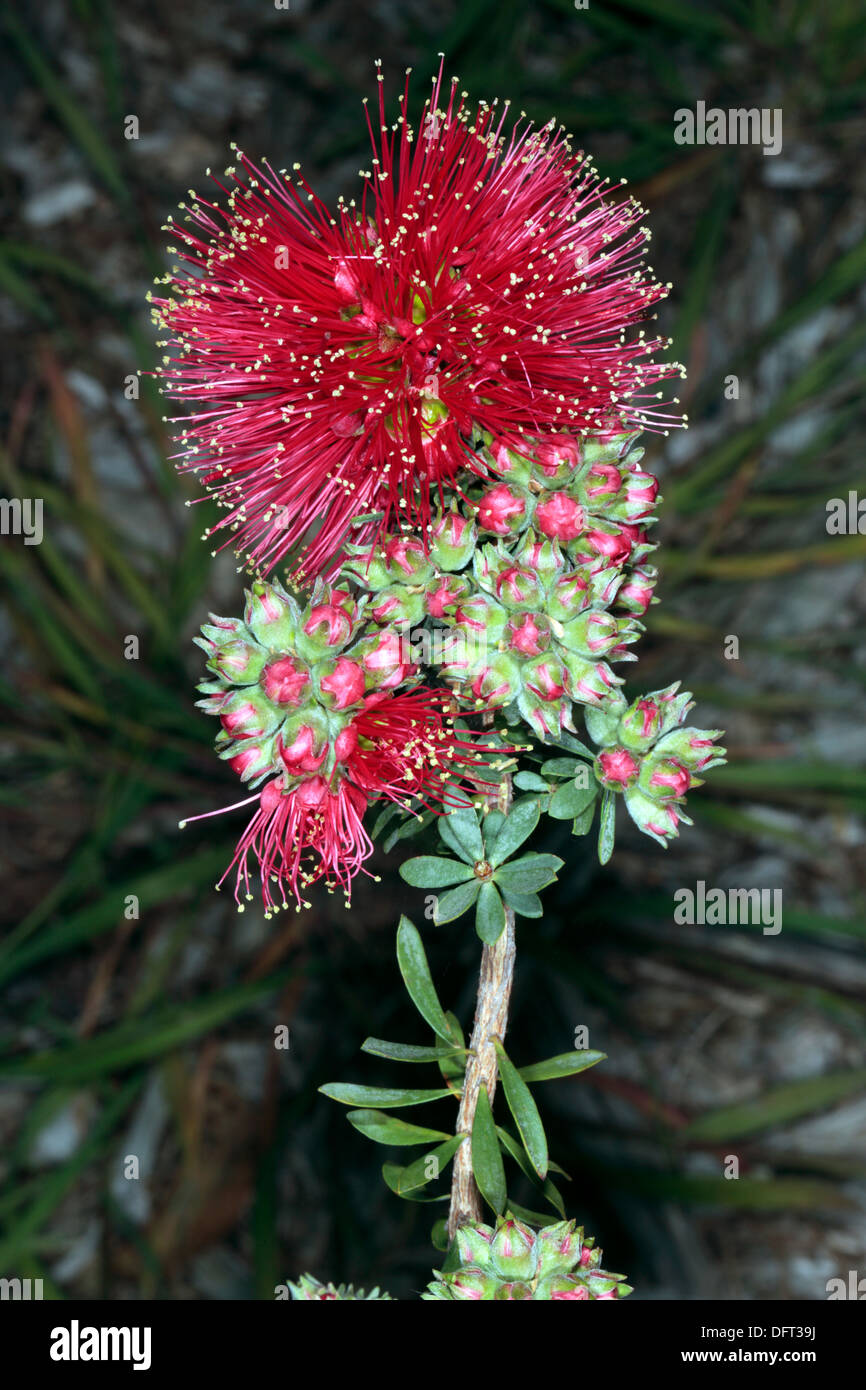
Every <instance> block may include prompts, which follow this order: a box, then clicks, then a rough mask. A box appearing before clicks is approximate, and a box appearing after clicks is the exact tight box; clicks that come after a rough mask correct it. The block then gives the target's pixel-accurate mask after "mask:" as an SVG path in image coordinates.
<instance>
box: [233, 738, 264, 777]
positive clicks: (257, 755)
mask: <svg viewBox="0 0 866 1390" xmlns="http://www.w3.org/2000/svg"><path fill="white" fill-rule="evenodd" d="M272 747H273V745H272V742H271V740H270V739H268V741H267V743H265V744H261V743H258V742H256V743H252V744H251V743H247V744H245V745H244V747H243V748H242V749H241V751H240V752H239V753H235V755H234V757H233V758H229V760H228V763H229V767H231V768H233V769H234V771H235V772H236V773H237V774H238V776H239V777H240V779H241V781H242V782H250V781H252V779H253V778H254V777H258V776H260V775H261V773H263V772H266V771H267V769H268V768H269V767H270V764H271V754H272Z"/></svg>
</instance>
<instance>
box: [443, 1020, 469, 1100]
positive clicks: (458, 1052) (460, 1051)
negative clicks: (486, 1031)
mask: <svg viewBox="0 0 866 1390" xmlns="http://www.w3.org/2000/svg"><path fill="white" fill-rule="evenodd" d="M445 1020H446V1022H447V1024H448V1027H449V1028H450V1029H451V1040H452V1042H453V1043H454V1049H453V1050H452V1051H450V1052H448V1053H446V1055H445V1056H444V1057H440V1058H439V1070H440V1071H441V1073H442V1075H443V1077H444V1078H445V1080H446V1081H450V1082H456V1086H457V1090H458V1091H459V1090H461V1089H462V1086H463V1073H464V1072H465V1070H466V1063H467V1061H468V1058H469V1053H468V1051H467V1048H466V1039H465V1038H464V1036H463V1029H462V1028H461V1027H460V1022H459V1020H458V1019H457V1018H456V1017H455V1016H454V1014H452V1013H450V1012H449V1013H446V1015H445Z"/></svg>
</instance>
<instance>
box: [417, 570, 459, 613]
mask: <svg viewBox="0 0 866 1390" xmlns="http://www.w3.org/2000/svg"><path fill="white" fill-rule="evenodd" d="M469 592H470V584H469V580H468V579H463V578H459V577H458V576H457V575H450V574H449V575H446V576H445V578H443V579H442V580H441V581H440V582H439V583H438V584H437V585H436V587H435V588H432V589H428V590H427V593H426V594H425V596H424V598H425V606H426V609H427V612H428V613H429V614H430V616H431V618H444V617H445V615H446V614H451V613H453V612H454V610H455V609H456V607H457V605H458V603H459V602H460V600H461V599H462V598H465V597H466V595H467V594H468V593H469Z"/></svg>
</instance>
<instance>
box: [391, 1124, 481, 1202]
mask: <svg viewBox="0 0 866 1390" xmlns="http://www.w3.org/2000/svg"><path fill="white" fill-rule="evenodd" d="M462 1142H463V1135H462V1134H452V1135H451V1136H450V1138H448V1139H446V1140H445V1143H444V1144H440V1145H439V1147H438V1148H436V1149H433V1150H432V1151H431V1152H430V1153H426V1154H422V1155H421V1157H420V1158H416V1159H415V1160H414V1162H412V1163H407V1164H406V1166H405V1167H403V1168H401V1167H399V1166H398V1165H396V1164H391V1163H386V1164H385V1165H384V1167H383V1168H382V1176H383V1177H384V1179H385V1181H386V1183H387V1184H388V1186H389V1187H390V1189H391V1191H392V1192H396V1194H397V1196H398V1197H408V1196H410V1195H411V1194H412V1193H413V1192H418V1191H419V1190H420V1189H421V1188H422V1187H426V1186H427V1184H428V1183H430V1182H436V1181H437V1180H438V1179H439V1178H440V1177H441V1176H442V1173H443V1170H444V1169H445V1168H447V1166H448V1164H449V1163H450V1162H451V1160H452V1158H453V1157H454V1154H455V1153H456V1152H457V1150H458V1148H459V1147H460V1145H461V1143H462ZM431 1159H435V1169H434V1171H432V1172H431V1168H433V1165H432V1164H431V1162H430V1160H431ZM386 1170H387V1171H386Z"/></svg>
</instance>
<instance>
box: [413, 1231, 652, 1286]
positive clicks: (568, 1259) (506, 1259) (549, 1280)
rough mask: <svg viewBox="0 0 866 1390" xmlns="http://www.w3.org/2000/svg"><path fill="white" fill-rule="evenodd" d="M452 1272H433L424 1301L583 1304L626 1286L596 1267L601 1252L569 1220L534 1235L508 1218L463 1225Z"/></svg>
mask: <svg viewBox="0 0 866 1390" xmlns="http://www.w3.org/2000/svg"><path fill="white" fill-rule="evenodd" d="M457 1254H458V1257H459V1264H458V1266H457V1268H455V1269H453V1270H450V1271H448V1272H445V1271H435V1282H434V1283H432V1284H431V1285H430V1286H429V1288H428V1290H427V1292H426V1293H425V1294H422V1298H426V1299H448V1300H452V1299H453V1300H457V1301H464V1302H469V1301H491V1300H496V1301H511V1300H515V1301H522V1300H526V1299H536V1300H542V1299H549V1300H551V1301H563V1300H568V1301H576V1302H581V1301H586V1300H587V1299H592V1300H595V1299H615V1298H624V1297H625V1296H626V1295H627V1294H629V1293H631V1286H630V1285H629V1284H626V1283H625V1282H624V1281H623V1276H622V1275H621V1274H610V1273H608V1271H607V1270H604V1269H602V1268H601V1251H600V1250H598V1249H596V1248H595V1241H594V1240H592V1239H591V1238H588V1237H584V1234H583V1228H582V1227H581V1226H577V1225H576V1224H575V1222H574V1221H560V1222H559V1223H558V1224H557V1225H555V1226H543V1227H542V1228H541V1230H540V1231H533V1230H532V1228H531V1227H530V1226H527V1225H524V1223H523V1222H522V1221H515V1220H514V1219H513V1218H505V1217H500V1218H499V1219H498V1220H497V1223H496V1226H495V1228H494V1227H491V1226H483V1225H478V1226H471V1225H470V1226H462V1227H460V1229H459V1230H458V1232H457Z"/></svg>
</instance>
